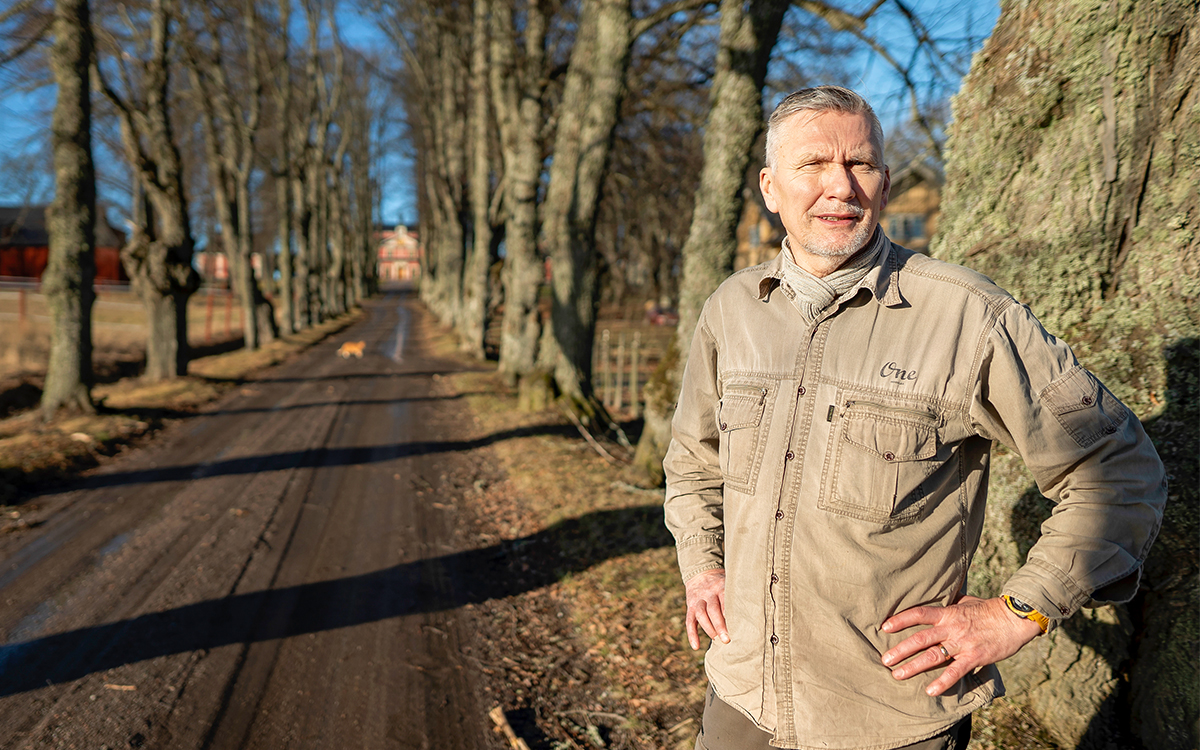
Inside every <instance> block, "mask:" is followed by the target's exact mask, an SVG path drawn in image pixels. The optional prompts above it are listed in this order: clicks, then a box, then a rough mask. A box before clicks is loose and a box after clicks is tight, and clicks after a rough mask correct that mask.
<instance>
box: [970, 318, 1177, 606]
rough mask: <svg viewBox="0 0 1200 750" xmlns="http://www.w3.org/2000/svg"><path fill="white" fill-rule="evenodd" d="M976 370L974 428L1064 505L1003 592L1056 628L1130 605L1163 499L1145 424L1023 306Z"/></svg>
mask: <svg viewBox="0 0 1200 750" xmlns="http://www.w3.org/2000/svg"><path fill="white" fill-rule="evenodd" d="M981 362H982V365H981V370H980V378H979V380H978V382H979V386H978V391H977V393H976V398H974V399H973V401H972V418H973V419H974V420H975V423H976V426H977V429H978V430H979V432H980V433H981V434H984V435H986V436H989V437H993V438H995V439H998V440H1000V441H1001V442H1004V443H1006V444H1007V445H1009V447H1011V448H1013V449H1014V450H1016V451H1017V452H1018V453H1019V454H1020V455H1021V457H1022V458H1023V459H1024V461H1025V464H1026V466H1027V467H1028V468H1029V470H1030V471H1031V472H1032V474H1033V476H1034V479H1035V480H1036V481H1037V485H1038V489H1039V490H1040V491H1041V492H1042V494H1044V495H1045V496H1046V497H1048V498H1050V499H1051V500H1053V501H1055V502H1056V503H1057V505H1056V507H1055V508H1054V511H1053V513H1052V515H1051V516H1050V518H1049V519H1047V520H1046V521H1045V522H1044V523H1043V524H1042V529H1041V536H1040V538H1039V539H1038V541H1037V543H1036V544H1035V545H1034V546H1033V547H1032V549H1030V551H1029V555H1028V557H1027V558H1026V561H1025V564H1024V565H1023V566H1022V567H1021V568H1020V569H1019V570H1018V571H1017V572H1016V574H1014V575H1013V576H1012V578H1011V579H1009V581H1008V582H1007V583H1006V584H1005V585H1004V587H1003V592H1004V593H1006V594H1010V595H1012V596H1015V597H1017V598H1019V599H1021V600H1023V601H1025V602H1027V603H1028V604H1030V605H1032V606H1033V607H1034V608H1036V609H1037V610H1038V611H1040V612H1043V613H1045V614H1046V615H1047V616H1050V617H1052V618H1055V619H1061V618H1064V617H1067V616H1069V615H1071V614H1073V613H1074V612H1075V611H1076V610H1078V609H1079V608H1080V607H1083V606H1100V605H1102V604H1107V603H1113V602H1123V601H1128V600H1129V599H1131V598H1132V597H1133V595H1134V593H1135V592H1136V591H1137V584H1138V578H1139V576H1140V571H1141V565H1142V561H1143V560H1144V559H1145V557H1146V554H1147V552H1148V551H1149V548H1150V544H1151V543H1152V542H1153V541H1154V538H1155V536H1157V534H1158V530H1159V527H1160V525H1161V523H1162V512H1163V507H1164V505H1165V503H1166V497H1167V492H1166V479H1165V472H1164V469H1163V465H1162V462H1161V461H1160V460H1159V457H1158V454H1157V452H1156V451H1155V450H1154V446H1153V444H1152V443H1151V441H1150V439H1149V437H1148V436H1147V435H1146V432H1145V430H1144V429H1143V428H1142V424H1141V422H1139V421H1138V419H1137V417H1136V416H1134V415H1133V414H1132V413H1130V411H1129V409H1128V408H1127V407H1125V405H1124V404H1122V403H1121V402H1120V401H1118V400H1117V399H1116V398H1115V397H1114V396H1113V395H1112V394H1111V393H1110V392H1109V391H1108V389H1107V388H1105V387H1104V385H1103V384H1101V383H1100V382H1099V381H1098V380H1097V379H1096V377H1095V376H1094V375H1092V374H1091V373H1090V372H1088V371H1087V370H1085V369H1083V368H1082V367H1081V366H1080V365H1079V363H1078V361H1076V359H1075V356H1074V354H1073V353H1072V352H1071V350H1070V348H1069V347H1068V346H1067V345H1066V344H1064V343H1063V342H1062V341H1060V340H1059V339H1057V338H1055V337H1054V336H1052V335H1050V334H1049V333H1047V332H1046V330H1045V329H1044V328H1043V327H1042V326H1041V324H1040V323H1039V322H1038V321H1037V319H1036V318H1035V317H1034V316H1033V314H1032V313H1031V312H1030V311H1029V309H1028V308H1026V307H1024V306H1020V305H1012V306H1010V307H1009V308H1008V309H1007V310H1006V311H1005V312H1004V313H1003V314H1002V315H1001V316H1000V317H999V319H998V320H997V323H996V325H995V326H994V327H993V329H992V331H991V335H990V338H989V340H988V341H987V342H986V344H985V346H984V350H983V356H982V359H981Z"/></svg>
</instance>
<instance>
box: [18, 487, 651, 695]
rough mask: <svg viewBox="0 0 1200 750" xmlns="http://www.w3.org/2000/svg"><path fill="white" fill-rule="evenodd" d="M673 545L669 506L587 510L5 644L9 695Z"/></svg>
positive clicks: (478, 596) (540, 582) (513, 585)
mask: <svg viewBox="0 0 1200 750" xmlns="http://www.w3.org/2000/svg"><path fill="white" fill-rule="evenodd" d="M671 543H672V540H671V537H670V535H669V534H668V533H667V530H666V529H665V528H664V526H663V522H662V506H661V505H658V504H654V505H645V506H640V507H634V508H622V509H618V510H604V511H596V512H593V513H588V514H586V515H584V516H581V517H578V518H572V519H567V520H564V521H561V522H559V523H556V524H554V525H553V526H550V527H548V528H546V529H543V530H542V531H539V532H537V533H535V534H531V535H528V536H524V537H521V538H518V539H510V540H505V541H502V542H500V543H498V544H494V545H491V546H489V547H483V548H479V549H472V550H467V551H463V552H456V553H453V554H448V555H443V556H441V557H434V558H428V559H424V560H418V561H415V562H411V563H405V564H401V565H396V566H394V567H390V568H386V569H384V570H380V571H376V572H373V573H366V574H363V575H356V576H347V577H345V578H339V579H335V580H331V581H321V582H318V583H307V584H303V585H298V586H289V587H285V588H279V589H272V590H268V591H258V592H253V593H247V594H237V595H233V596H229V597H226V598H223V599H212V600H208V601H203V602H199V603H197V604H191V605H187V606H183V607H178V608H175V609H171V610H167V611H165V612H156V613H153V614H148V615H141V616H139V617H135V618H132V619H127V620H121V621H119V622H114V623H109V624H105V625H97V626H94V627H89V628H81V629H78V630H72V631H69V632H66V633H60V634H56V635H49V636H45V637H43V638H38V639H36V640H31V641H26V642H22V643H13V644H9V645H6V646H3V647H0V696H8V695H14V694H17V693H22V692H25V691H28V690H33V689H36V688H41V687H44V686H46V685H47V684H56V683H62V682H69V681H72V680H77V679H80V678H82V677H85V676H87V675H89V674H92V673H95V672H101V671H104V670H108V669H112V668H115V667H119V666H122V665H126V664H132V663H134V662H140V661H143V660H146V659H152V658H155V657H160V656H167V655H170V654H179V653H186V652H191V651H196V650H199V649H213V648H219V647H221V646H226V645H230V644H235V643H253V642H258V641H268V640H273V639H277V638H288V637H291V636H296V635H303V634H307V633H317V632H323V631H328V630H334V629H337V628H346V627H353V626H356V625H362V624H366V623H373V622H378V621H381V620H386V619H389V618H394V617H404V616H407V615H414V614H420V613H427V612H436V611H443V610H449V609H455V608H458V607H461V606H463V605H466V604H472V603H479V602H484V601H487V600H490V599H498V598H504V597H508V596H513V595H515V594H521V593H524V592H527V591H530V590H533V589H538V588H541V587H543V586H547V585H549V584H552V583H554V582H556V581H558V580H560V579H561V578H563V577H564V576H567V575H570V574H573V573H578V572H581V571H583V570H586V569H588V568H590V567H592V566H593V565H596V564H598V563H600V562H602V561H604V560H607V559H609V558H613V557H619V556H621V555H626V554H631V553H636V552H641V551H643V550H647V549H652V548H657V547H662V546H666V545H669V544H671Z"/></svg>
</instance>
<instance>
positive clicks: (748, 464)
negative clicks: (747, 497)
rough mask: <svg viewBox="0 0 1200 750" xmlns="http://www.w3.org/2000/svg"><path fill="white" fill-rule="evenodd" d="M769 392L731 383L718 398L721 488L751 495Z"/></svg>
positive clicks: (751, 384) (752, 384)
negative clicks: (724, 486) (723, 480)
mask: <svg viewBox="0 0 1200 750" xmlns="http://www.w3.org/2000/svg"><path fill="white" fill-rule="evenodd" d="M770 394H771V389H770V388H769V387H768V386H767V385H766V384H764V383H759V382H735V383H730V384H728V385H726V386H725V389H724V393H723V394H722V396H721V407H720V410H719V414H718V427H720V430H721V447H720V458H721V473H722V474H723V475H724V477H725V485H726V486H727V487H729V488H731V489H735V490H739V491H741V492H751V491H752V490H753V486H754V480H755V477H756V475H757V474H758V466H759V464H761V463H762V450H763V447H764V446H763V441H762V436H763V434H764V433H765V432H766V429H767V422H768V421H769V419H770V410H769V409H768V408H767V402H768V396H769V395H770Z"/></svg>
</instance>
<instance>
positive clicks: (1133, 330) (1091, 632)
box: [931, 0, 1200, 748]
mask: <svg viewBox="0 0 1200 750" xmlns="http://www.w3.org/2000/svg"><path fill="white" fill-rule="evenodd" d="M1198 20H1200V3H1197V2H1195V1H1194V0H1192V1H1187V0H1118V2H1108V1H1107V0H1105V1H1103V2H1101V1H1100V0H1052V1H1051V2H1037V3H1034V2H1009V3H1006V4H1005V5H1004V7H1003V9H1002V13H1001V17H1000V20H999V22H998V24H997V27H996V29H995V32H994V33H993V35H992V37H991V39H989V41H988V43H987V44H986V45H985V47H984V49H983V51H982V52H980V53H979V55H977V57H976V59H975V61H974V63H973V65H972V69H971V72H970V74H969V75H968V77H967V78H966V79H965V81H964V84H963V88H962V91H961V92H960V94H959V95H958V97H956V99H955V103H954V126H953V130H952V134H951V138H950V141H949V144H948V147H947V169H946V176H947V179H946V186H947V187H946V192H945V195H944V196H943V203H942V211H943V214H942V224H941V227H940V229H939V236H938V237H937V238H935V240H934V243H933V245H932V248H931V252H932V254H933V255H934V256H936V257H939V258H942V259H945V260H950V261H952V262H956V263H962V264H964V265H968V266H970V267H972V268H975V269H977V270H979V271H982V272H983V273H985V274H987V275H988V276H990V277H992V278H993V279H995V280H996V281H997V282H998V283H999V284H1000V285H1001V286H1004V287H1005V288H1007V289H1009V290H1010V291H1012V292H1013V294H1014V296H1016V297H1017V299H1018V300H1020V301H1022V302H1025V303H1027V304H1029V305H1030V307H1031V308H1032V309H1033V310H1034V312H1035V313H1036V314H1037V315H1038V317H1039V318H1040V319H1041V320H1042V322H1043V323H1044V324H1045V325H1046V327H1047V329H1049V330H1050V331H1051V332H1052V333H1055V334H1056V335H1059V336H1061V337H1062V338H1064V339H1065V340H1066V341H1067V342H1068V343H1070V344H1071V345H1072V347H1073V348H1074V349H1075V352H1076V354H1077V355H1078V356H1079V358H1080V360H1081V361H1082V362H1083V364H1084V365H1085V366H1087V367H1088V368H1089V369H1091V370H1092V371H1094V372H1095V373H1096V374H1097V375H1098V376H1099V377H1100V378H1101V379H1102V380H1103V381H1104V382H1105V383H1106V385H1108V386H1109V388H1110V389H1111V390H1113V391H1114V393H1116V395H1117V396H1118V397H1120V398H1121V399H1122V400H1123V401H1124V402H1125V403H1126V404H1128V405H1129V406H1130V407H1131V408H1132V409H1133V411H1134V412H1135V413H1136V414H1137V415H1138V416H1139V417H1140V418H1141V419H1142V420H1143V422H1145V423H1146V425H1147V429H1148V432H1149V433H1150V435H1151V437H1152V438H1153V439H1154V441H1155V445H1156V447H1157V448H1158V450H1159V453H1160V455H1161V456H1162V457H1163V459H1164V462H1165V463H1166V465H1167V470H1168V474H1169V475H1170V476H1171V477H1173V479H1172V485H1171V491H1170V497H1169V500H1168V508H1167V514H1166V520H1165V522H1164V525H1163V530H1162V532H1161V534H1160V538H1159V541H1158V542H1157V544H1156V546H1155V547H1154V549H1153V550H1152V551H1151V554H1150V557H1149V558H1148V560H1147V562H1146V564H1145V566H1144V574H1143V587H1142V593H1141V594H1140V595H1139V597H1138V598H1137V599H1135V600H1134V601H1133V602H1131V603H1130V605H1129V606H1128V607H1127V608H1119V609H1109V610H1107V611H1103V610H1098V611H1096V612H1092V613H1086V612H1085V613H1083V614H1082V615H1077V616H1076V618H1073V619H1072V620H1070V621H1068V623H1070V626H1069V627H1064V628H1063V630H1062V632H1060V633H1058V634H1056V635H1054V636H1052V640H1047V641H1046V642H1044V643H1041V644H1040V645H1039V646H1037V647H1035V648H1034V649H1027V650H1026V651H1025V652H1022V655H1020V656H1019V657H1017V658H1016V659H1013V660H1010V662H1008V663H1006V667H1005V669H1006V674H1007V675H1008V677H1009V681H1010V684H1013V685H1016V686H1019V687H1021V688H1023V689H1024V690H1025V697H1026V700H1027V701H1028V702H1029V704H1030V707H1031V708H1032V709H1033V710H1034V712H1035V713H1037V714H1038V715H1040V716H1041V717H1042V718H1043V719H1047V720H1048V721H1047V722H1046V724H1047V728H1048V729H1050V731H1051V732H1052V733H1054V734H1055V736H1056V739H1057V740H1058V741H1059V742H1061V743H1062V744H1063V745H1065V746H1078V747H1092V746H1097V747H1098V746H1102V745H1103V744H1104V743H1105V742H1107V741H1108V740H1107V739H1106V737H1107V736H1109V735H1111V733H1112V732H1114V731H1118V732H1129V733H1131V735H1132V736H1133V737H1136V738H1137V739H1138V740H1140V741H1141V742H1142V743H1143V744H1145V746H1147V747H1156V748H1159V747H1161V748H1176V747H1179V748H1183V747H1189V748H1194V747H1195V746H1196V744H1197V734H1198V730H1197V706H1198V704H1200V690H1198V687H1197V681H1198V680H1197V674H1196V669H1195V659H1196V649H1197V643H1198V640H1197V612H1198V607H1197V606H1196V597H1197V594H1196V587H1197V573H1198V572H1200V562H1198V559H1200V553H1198V551H1197V536H1198V534H1197V532H1198V530H1200V524H1198V523H1197V516H1198V507H1200V496H1198V491H1197V460H1196V455H1197V450H1196V445H1197V431H1198V429H1200V428H1198V425H1200V419H1198V418H1197V413H1196V408H1197V407H1196V403H1197V395H1196V394H1197V388H1196V365H1195V363H1196V351H1197V341H1198V339H1200V242H1198V240H1197V237H1196V231H1195V228H1196V225H1197V224H1198V223H1200V197H1198V195H1197V191H1196V185H1197V183H1200V91H1198V90H1197V87H1196V82H1197V76H1198V74H1200V38H1198V37H1197V35H1196V33H1195V31H1194V29H1195V28H1197V21H1198ZM1189 368H1190V369H1189ZM990 491H991V495H990V497H991V499H990V502H991V504H992V509H991V510H989V514H990V515H993V516H1001V518H998V519H997V518H993V519H990V520H992V521H997V522H994V523H990V524H989V526H988V527H987V529H986V530H985V538H984V540H983V542H982V543H981V547H980V556H979V560H978V564H977V566H976V570H975V573H974V576H973V583H974V585H976V586H977V587H978V588H979V589H980V590H988V591H991V590H994V589H995V587H996V586H998V585H999V584H1002V583H1003V581H1004V579H1005V578H1006V577H1007V576H1008V575H1010V574H1011V572H1012V571H1013V570H1014V569H1015V567H1016V566H1017V565H1019V564H1020V563H1021V562H1022V561H1023V558H1024V551H1025V550H1024V549H1022V548H1021V547H1022V545H1021V542H1020V537H1021V533H1022V528H1020V527H1024V530H1025V532H1026V533H1027V532H1028V530H1029V528H1030V527H1032V528H1034V529H1036V523H1035V522H1033V521H1032V519H1036V518H1037V515H1038V514H1039V513H1043V512H1045V511H1046V509H1047V507H1048V506H1046V505H1045V503H1047V502H1048V501H1046V500H1044V499H1042V498H1040V495H1038V494H1037V491H1036V486H1035V485H1034V483H1033V481H1032V479H1031V478H1030V477H1029V475H1028V474H1027V473H1025V471H1024V469H1023V467H1022V466H1021V465H1020V462H1019V460H1017V459H1016V457H1011V456H1000V457H998V459H997V461H996V464H995V467H994V471H993V477H992V483H991V488H990ZM1003 516H1008V518H1003ZM1025 549H1027V547H1025ZM1042 651H1048V652H1058V653H1066V654H1068V655H1070V657H1071V659H1070V660H1069V664H1070V665H1073V666H1072V667H1071V668H1069V669H1066V668H1054V665H1055V664H1057V663H1058V662H1057V661H1056V660H1054V659H1051V660H1050V661H1046V658H1044V657H1048V656H1049V655H1050V654H1049V653H1042ZM1060 666H1061V665H1060ZM1080 667H1084V668H1086V671H1087V673H1088V674H1090V675H1091V677H1090V678H1089V680H1087V681H1080V679H1079V675H1081V674H1084V670H1081V669H1080ZM1126 680H1127V681H1126Z"/></svg>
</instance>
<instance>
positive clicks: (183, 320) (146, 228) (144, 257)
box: [93, 0, 199, 380]
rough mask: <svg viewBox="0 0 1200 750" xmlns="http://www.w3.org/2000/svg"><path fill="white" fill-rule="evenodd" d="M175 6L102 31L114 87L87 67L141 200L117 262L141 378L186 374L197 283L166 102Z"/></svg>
mask: <svg viewBox="0 0 1200 750" xmlns="http://www.w3.org/2000/svg"><path fill="white" fill-rule="evenodd" d="M177 10H178V8H177V6H176V3H175V0H150V5H149V8H148V9H147V10H146V11H145V14H144V15H145V17H144V18H142V17H139V18H137V19H135V18H134V17H132V16H131V15H129V13H126V14H124V15H123V18H122V21H123V26H124V35H123V37H124V38H121V39H118V38H117V37H116V36H114V35H113V34H112V33H106V35H105V37H106V41H107V42H108V44H107V47H108V50H109V51H110V52H111V53H112V54H111V60H112V66H113V67H114V68H115V69H116V71H117V75H118V76H119V78H120V90H118V88H116V87H115V86H114V85H113V83H112V82H110V81H109V80H108V79H107V78H106V76H105V75H104V73H103V72H102V71H103V70H104V66H98V67H95V68H94V69H93V76H94V78H95V79H96V80H97V82H98V84H99V88H100V91H101V92H102V93H103V94H104V97H105V98H106V99H107V100H108V101H109V102H110V103H111V104H112V105H113V107H114V108H115V109H116V112H117V116H118V118H119V121H120V124H121V136H122V141H123V143H124V146H125V154H126V158H127V159H128V161H129V163H130V166H131V167H132V169H133V172H134V179H135V183H136V185H135V193H140V194H142V195H144V198H145V200H144V201H142V200H139V199H136V198H135V211H134V214H135V217H137V218H140V219H141V220H140V221H137V223H136V224H135V226H133V227H132V231H131V233H130V237H129V241H128V242H127V244H126V245H125V247H124V248H123V249H122V251H121V259H122V262H123V263H124V264H125V269H126V271H127V272H128V273H129V276H130V279H131V280H132V285H133V288H134V290H135V291H136V292H137V294H138V296H140V297H141V299H142V304H143V305H144V306H145V308H146V318H147V321H148V323H149V333H148V335H147V342H146V372H145V377H146V378H147V379H149V380H162V379H165V378H173V377H176V376H179V375H184V374H186V373H187V362H188V356H189V354H188V341H187V299H188V297H190V296H191V294H192V293H193V292H194V291H195V290H196V288H197V287H198V286H199V275H198V274H197V273H196V271H195V269H194V268H192V253H193V249H194V240H193V238H192V228H191V221H190V218H189V211H188V204H187V197H186V195H185V194H184V187H183V186H184V182H183V163H182V160H181V158H180V154H179V148H178V146H177V144H176V142H175V136H174V131H173V128H172V124H171V113H170V101H169V84H170V78H171V74H170V69H171V61H170V58H169V51H170V48H171V35H172V32H171V26H172V24H173V23H174V22H175V21H176V14H177ZM131 50H132V52H131ZM135 53H136V54H135ZM135 221H136V219H135Z"/></svg>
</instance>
